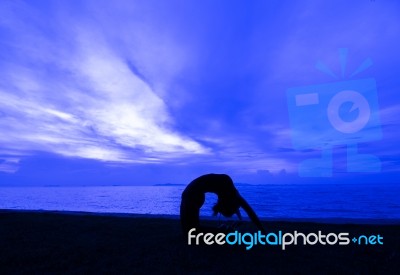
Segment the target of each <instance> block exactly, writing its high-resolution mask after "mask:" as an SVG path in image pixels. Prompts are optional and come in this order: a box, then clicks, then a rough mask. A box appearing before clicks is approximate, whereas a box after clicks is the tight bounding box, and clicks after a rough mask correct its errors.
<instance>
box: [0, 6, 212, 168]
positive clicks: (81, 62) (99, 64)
mask: <svg viewBox="0 0 400 275" xmlns="http://www.w3.org/2000/svg"><path fill="white" fill-rule="evenodd" d="M21 5H22V4H21ZM24 16H26V17H28V16H27V14H24V13H22V14H16V13H14V14H12V13H11V15H10V13H9V14H8V17H7V20H3V21H1V22H0V24H2V25H3V27H5V28H7V29H8V31H9V32H10V33H12V35H13V36H12V37H13V39H11V40H10V41H7V43H6V44H8V46H7V47H8V48H7V49H8V50H9V51H10V52H11V53H12V52H13V51H14V50H16V49H17V53H14V54H15V56H14V57H15V59H14V60H13V61H12V62H11V63H7V62H2V64H1V65H2V68H3V74H2V76H1V77H0V80H1V81H0V117H1V120H0V130H1V132H2V134H1V135H0V144H1V146H2V149H3V150H9V151H10V150H11V151H13V152H24V154H26V152H31V151H47V152H52V153H56V154H60V155H64V156H70V157H80V158H89V159H97V160H102V161H115V162H154V161H157V160H160V159H161V158H162V156H164V155H165V154H168V159H171V158H179V157H181V156H185V155H192V154H205V153H207V152H208V150H207V149H206V148H205V147H204V146H202V145H201V144H199V143H198V142H196V141H195V140H193V139H191V138H190V137H187V136H185V134H183V133H180V132H179V131H178V130H176V129H177V126H176V125H174V120H173V117H171V115H170V114H169V111H168V107H167V105H166V103H165V101H164V100H163V99H162V98H161V97H160V96H159V95H158V94H156V93H155V91H154V90H153V88H152V87H150V86H149V84H148V83H147V82H146V81H145V80H143V79H141V78H140V77H139V76H138V75H137V74H135V73H134V72H133V71H132V70H131V69H130V68H129V66H128V64H127V62H126V60H128V59H130V56H124V53H122V52H120V51H118V49H116V48H114V47H112V45H111V44H110V43H108V42H107V39H106V38H105V37H104V36H103V35H102V34H100V33H99V32H98V30H97V29H93V25H90V24H85V22H79V21H76V22H73V21H72V20H67V21H68V22H69V23H71V22H73V24H71V25H70V26H67V27H66V26H65V25H63V26H61V25H60V26H58V27H57V26H56V27H54V28H55V29H56V30H57V31H58V32H60V33H61V34H62V33H64V34H65V36H66V38H67V39H66V38H63V39H61V40H57V39H55V40H54V41H53V40H52V39H53V37H51V35H48V34H46V33H45V32H43V31H41V30H40V28H39V27H37V28H35V25H34V23H38V22H30V21H27V22H26V23H24V24H23V23H22V21H23V17H24ZM36 16H39V14H37V15H36ZM62 16H66V14H64V15H62ZM27 19H29V17H28V18H27ZM39 23H40V22H39ZM14 24H15V25H14ZM55 24H57V21H55ZM39 25H40V24H39ZM13 26H17V27H18V28H17V29H14V28H13ZM115 31H116V32H117V31H118V30H115ZM27 32H29V34H28V33H27ZM65 40H68V44H65ZM174 48H178V46H175V47H174ZM21 56H23V58H22V59H21ZM170 56H171V57H172V58H173V56H174V52H171V53H170ZM136 58H139V59H140V60H141V62H146V61H147V64H146V66H147V67H151V66H157V65H158V64H157V63H156V64H151V62H152V61H153V60H155V58H154V57H153V58H152V59H150V60H147V59H146V58H143V57H139V56H137V57H136ZM132 59H135V57H132ZM11 159H12V158H11ZM17 163H18V162H15V161H10V159H9V160H7V161H5V162H3V163H2V164H1V166H0V171H1V170H2V171H7V172H9V171H11V172H12V171H13V169H12V167H14V166H13V165H16V164H17Z"/></svg>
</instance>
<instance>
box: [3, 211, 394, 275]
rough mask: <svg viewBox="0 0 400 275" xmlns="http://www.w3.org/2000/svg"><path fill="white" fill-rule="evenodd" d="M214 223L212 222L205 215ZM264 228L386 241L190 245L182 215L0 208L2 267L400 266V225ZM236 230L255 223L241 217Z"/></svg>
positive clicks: (262, 269)
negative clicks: (248, 246) (371, 236)
mask: <svg viewBox="0 0 400 275" xmlns="http://www.w3.org/2000/svg"><path fill="white" fill-rule="evenodd" d="M206 223H208V224H211V225H215V222H212V221H209V222H206ZM264 224H265V227H266V228H267V231H268V232H273V231H275V232H277V231H279V230H282V231H283V232H293V231H294V230H297V231H301V232H303V233H307V232H308V233H310V232H318V231H319V230H321V231H322V232H326V233H329V232H336V233H339V232H349V233H350V234H351V235H360V234H380V235H381V236H383V237H384V244H383V245H361V246H359V245H355V244H353V243H351V244H350V245H348V246H338V245H334V246H323V245H314V246H310V245H308V246H303V245H299V246H289V247H287V248H286V250H284V251H283V250H282V249H281V247H280V246H255V247H253V248H252V249H250V250H246V248H245V246H230V245H224V246H217V245H212V246H206V245H200V246H188V245H187V239H186V236H183V235H182V233H181V231H180V224H179V220H178V219H176V218H163V217H152V216H146V217H144V216H132V215H120V216H118V215H90V214H85V213H79V214H74V213H55V212H36V211H5V210H2V211H0V273H1V274H10V273H11V274H15V273H19V274H24V273H26V274H32V273H43V272H45V273H60V272H61V273H88V272H91V273H113V274H115V273H118V274H119V273H124V274H125V273H129V274H135V273H138V274H139V273H140V274H143V273H145V272H146V273H149V272H152V273H161V272H162V273H178V274H186V273H197V274H204V273H205V274H216V273H218V274H221V273H222V274H224V273H230V274H252V273H270V274H271V273H272V274H282V273H290V274H293V273H296V274H315V273H320V274H321V273H328V272H329V273H338V274H357V273H358V274H368V273H369V274H399V273H398V272H400V271H399V270H400V237H399V232H400V225H399V224H397V225H396V224H390V225H388V224H386V225H377V224H375V225H368V224H362V225H360V224H359V225H357V224H327V223H315V222H283V221H282V222H280V221H273V222H272V221H264ZM240 229H241V230H244V231H245V230H253V231H254V230H255V229H254V228H253V227H252V225H251V224H246V223H245V224H243V225H242V226H241V227H240Z"/></svg>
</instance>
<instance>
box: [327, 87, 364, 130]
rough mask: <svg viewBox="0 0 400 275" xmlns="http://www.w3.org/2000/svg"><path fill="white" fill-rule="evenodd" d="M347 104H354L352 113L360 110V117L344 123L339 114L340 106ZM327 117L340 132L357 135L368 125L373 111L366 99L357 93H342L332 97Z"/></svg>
mask: <svg viewBox="0 0 400 275" xmlns="http://www.w3.org/2000/svg"><path fill="white" fill-rule="evenodd" d="M345 102H352V103H353V106H352V108H351V110H350V111H353V110H355V109H357V108H358V109H359V114H358V117H357V118H356V119H355V120H353V121H350V122H348V121H344V120H343V119H342V118H341V117H340V114H339V108H340V106H341V105H342V104H343V103H345ZM327 115H328V119H329V122H330V123H331V124H332V126H333V127H334V128H335V129H336V130H338V131H339V132H342V133H345V134H351V133H356V132H358V131H360V130H361V129H362V128H364V127H365V125H366V124H367V123H368V120H369V117H370V115H371V109H370V107H369V104H368V101H367V100H366V99H365V97H364V96H363V95H362V94H360V93H358V92H356V91H341V92H339V93H337V94H336V95H335V96H334V97H332V99H331V101H330V102H329V104H328V108H327Z"/></svg>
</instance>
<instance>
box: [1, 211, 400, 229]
mask: <svg viewBox="0 0 400 275" xmlns="http://www.w3.org/2000/svg"><path fill="white" fill-rule="evenodd" d="M1 213H50V214H61V215H74V216H105V217H125V218H148V219H152V218H154V219H159V218H161V219H173V220H177V219H179V215H168V214H155V215H153V214H135V213H114V212H86V211H59V210H40V209H38V210H29V209H0V214H1ZM201 219H203V220H211V221H213V220H214V221H215V220H218V218H216V217H212V216H202V217H201ZM244 220H248V219H247V218H244ZM260 220H262V221H263V222H289V223H292V222H293V223H297V222H301V223H320V224H362V225H400V220H397V219H349V218H272V217H270V218H263V217H260Z"/></svg>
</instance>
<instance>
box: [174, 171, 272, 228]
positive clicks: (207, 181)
mask: <svg viewBox="0 0 400 275" xmlns="http://www.w3.org/2000/svg"><path fill="white" fill-rule="evenodd" d="M205 193H215V194H216V195H217V196H218V201H217V203H216V204H215V205H214V207H213V212H214V215H217V214H218V213H221V214H222V215H223V216H225V217H231V216H232V215H233V214H237V216H238V218H239V219H242V217H241V214H240V211H239V208H240V207H242V208H243V209H244V211H246V213H247V215H248V216H249V218H250V219H251V221H252V222H253V223H254V224H255V225H256V226H257V228H258V229H259V230H261V231H263V232H265V230H264V228H263V226H262V224H261V222H260V220H259V219H258V217H257V215H256V213H255V212H254V210H253V209H252V208H251V207H250V205H249V204H248V203H247V202H246V200H245V199H244V198H243V197H242V196H241V195H240V194H239V192H238V190H237V189H236V187H235V185H234V184H233V181H232V179H231V178H230V177H229V176H228V175H225V174H207V175H203V176H200V177H198V178H196V179H194V180H193V181H192V182H191V183H189V185H188V186H187V187H186V188H185V190H184V191H183V193H182V201H181V208H180V219H181V224H182V229H183V231H184V232H185V233H187V232H188V231H189V230H190V229H192V228H196V229H198V230H200V231H217V228H214V229H211V228H205V227H202V226H200V220H199V214H200V208H201V207H202V206H203V204H204V200H205Z"/></svg>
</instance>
